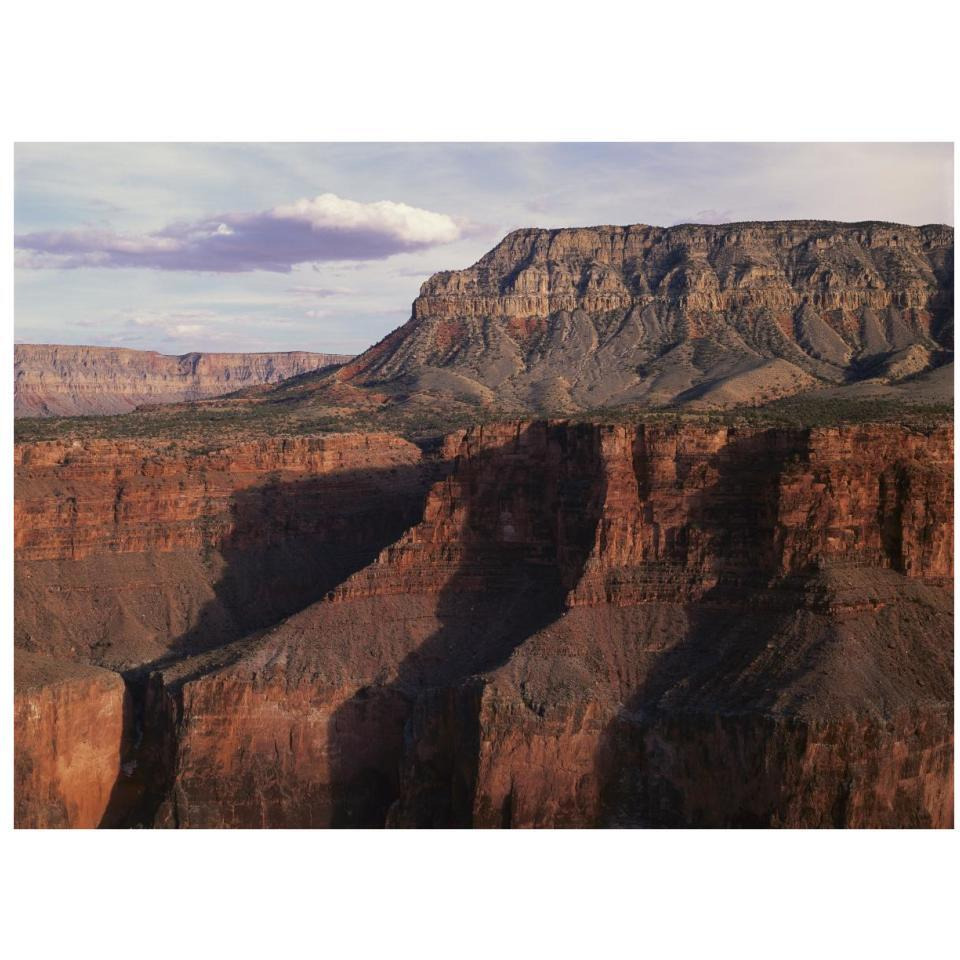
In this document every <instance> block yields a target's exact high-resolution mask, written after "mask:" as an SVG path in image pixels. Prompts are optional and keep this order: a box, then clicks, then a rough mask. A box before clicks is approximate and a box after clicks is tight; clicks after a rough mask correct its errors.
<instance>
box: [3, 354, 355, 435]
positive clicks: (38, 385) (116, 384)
mask: <svg viewBox="0 0 960 960" xmlns="http://www.w3.org/2000/svg"><path fill="white" fill-rule="evenodd" d="M349 359H350V357H349V356H344V355H341V354H332V353H308V352H306V351H302V350H297V351H291V352H285V353H186V354H183V355H182V356H167V355H165V354H161V353H155V352H153V351H148V350H128V349H124V348H119V347H87V346H69V345H62V344H32V343H21V344H16V345H15V346H14V356H13V364H14V367H13V369H14V415H15V416H17V417H37V416H75V415H86V414H111V413H125V412H127V411H129V410H133V409H134V408H135V407H137V406H140V405H142V404H150V403H175V402H181V401H188V400H202V399H206V398H209V397H217V396H221V395H223V394H225V393H231V392H233V391H234V390H240V389H241V388H244V387H253V386H258V385H261V384H274V383H279V382H280V381H281V380H286V379H288V378H290V377H295V376H299V375H300V374H303V373H310V372H312V371H314V370H318V369H321V368H323V367H328V366H331V365H334V364H340V363H344V362H345V361H347V360H349Z"/></svg>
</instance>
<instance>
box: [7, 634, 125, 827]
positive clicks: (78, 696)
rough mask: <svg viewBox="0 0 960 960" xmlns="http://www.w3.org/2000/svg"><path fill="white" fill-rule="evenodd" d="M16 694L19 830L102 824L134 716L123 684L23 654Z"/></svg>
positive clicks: (92, 670)
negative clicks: (130, 721) (125, 739)
mask: <svg viewBox="0 0 960 960" xmlns="http://www.w3.org/2000/svg"><path fill="white" fill-rule="evenodd" d="M14 689H15V699H14V730H15V742H14V797H15V808H14V823H15V825H16V826H17V827H97V826H100V824H101V822H102V820H103V816H104V814H105V813H106V811H107V808H108V805H109V802H110V797H111V795H112V793H113V788H114V785H115V784H116V782H117V779H118V777H119V776H120V774H121V770H120V763H121V752H122V748H123V744H124V737H125V731H126V730H127V727H128V724H129V719H130V718H129V715H128V713H129V702H128V697H127V692H126V687H125V685H124V682H123V679H122V678H121V677H120V676H119V675H118V674H116V673H113V672H112V671H109V670H101V669H98V668H97V667H91V666H84V665H81V664H77V663H66V662H63V661H54V660H51V659H48V658H45V657H38V656H34V655H31V654H29V653H26V652H25V651H21V650H18V651H17V655H16V671H15V684H14Z"/></svg>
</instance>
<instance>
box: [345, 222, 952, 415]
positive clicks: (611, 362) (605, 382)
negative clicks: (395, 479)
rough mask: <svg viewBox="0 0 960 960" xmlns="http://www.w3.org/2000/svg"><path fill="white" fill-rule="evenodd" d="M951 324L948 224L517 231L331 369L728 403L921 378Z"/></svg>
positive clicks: (431, 287)
mask: <svg viewBox="0 0 960 960" xmlns="http://www.w3.org/2000/svg"><path fill="white" fill-rule="evenodd" d="M952 331H953V229H952V228H951V227H947V226H937V225H935V226H925V227H910V226H903V225H899V224H890V223H834V222H827V221H806V220H804V221H785V222H767V223H734V224H723V225H719V226H702V225H682V226H676V227H669V228H661V227H650V226H644V225H637V226H628V227H611V226H604V227H592V228H584V229H563V230H535V229H524V230H518V231H515V232H514V233H511V234H510V235H509V236H507V237H506V238H505V239H504V240H503V241H502V242H501V243H500V244H498V245H497V246H496V247H495V248H494V249H493V250H491V251H490V252H489V253H488V254H486V255H485V256H484V257H483V258H481V260H479V261H478V262H477V263H476V264H475V265H474V266H473V267H470V268H469V269H467V270H457V271H450V272H444V273H438V274H436V275H435V276H433V277H432V278H431V279H430V280H428V281H427V282H426V283H425V284H424V285H423V287H422V288H421V291H420V296H419V297H418V298H417V300H416V301H415V303H414V305H413V314H412V317H411V319H410V321H409V322H408V323H407V324H406V325H405V326H403V327H401V328H399V329H398V330H395V331H394V332H393V333H391V334H390V335H389V336H388V337H386V338H385V339H384V340H383V341H382V342H380V343H379V344H377V345H376V346H374V347H372V348H370V349H369V350H367V351H366V352H365V353H363V354H361V355H360V356H359V357H358V358H356V359H355V360H354V361H352V362H351V363H349V364H347V365H346V366H344V367H343V368H342V369H341V370H340V371H338V372H337V374H336V380H337V381H338V382H339V383H341V384H349V385H352V386H354V387H361V388H369V389H374V390H376V391H379V392H382V393H385V394H387V395H394V396H396V397H399V398H401V399H403V400H404V401H406V400H407V399H408V398H409V397H410V396H411V395H416V394H417V393H423V394H426V395H434V396H435V395H437V394H440V395H448V396H451V397H456V398H459V399H461V400H465V401H469V402H472V403H477V404H481V405H491V406H498V407H502V408H505V409H507V410H517V411H521V410H527V411H529V410H535V411H546V412H559V411H574V410H583V409H598V408H600V407H603V406H609V405H612V404H627V403H629V404H637V405H642V406H652V407H656V406H662V405H665V404H671V403H672V404H682V405H694V406H697V405H699V406H707V407H710V406H717V407H722V406H729V405H733V404H738V403H745V402H747V403H759V402H762V401H764V400H769V399H772V398H775V397H779V396H784V395H788V394H792V393H796V392H798V391H801V390H805V389H810V388H815V387H818V386H829V385H836V384H849V383H856V382H860V381H865V380H866V381H876V380H879V381H881V382H891V381H896V380H899V379H902V378H903V377H907V376H912V375H915V374H917V373H919V372H922V371H925V370H929V369H931V368H933V367H936V366H937V365H939V364H941V363H943V362H945V361H947V360H948V359H949V358H950V357H952V347H953V344H952Z"/></svg>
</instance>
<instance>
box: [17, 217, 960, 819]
mask: <svg viewBox="0 0 960 960" xmlns="http://www.w3.org/2000/svg"><path fill="white" fill-rule="evenodd" d="M952 325H953V230H952V228H949V227H944V226H937V225H931V226H924V227H908V226H903V225H898V224H884V223H872V222H871V223H858V224H840V223H833V222H827V221H786V222H771V223H743V224H724V225H717V226H713V225H692V224H688V225H679V226H676V227H669V228H660V227H649V226H644V225H633V226H626V227H592V228H583V229H563V230H539V229H524V230H518V231H515V232H514V233H511V234H509V235H508V236H507V237H506V238H505V239H504V240H503V241H502V242H501V243H500V244H498V245H497V246H496V247H495V248H494V249H493V250H491V251H490V252H489V253H488V254H486V255H485V256H484V257H482V258H481V259H480V260H479V261H478V262H477V263H476V264H475V265H474V266H473V267H470V268H468V269H466V270H459V271H447V272H443V273H439V274H436V275H434V276H433V277H432V278H431V279H430V280H428V281H427V282H426V283H425V284H424V285H423V287H422V289H421V292H420V296H419V297H418V298H417V300H416V301H415V302H414V304H413V309H412V312H411V317H410V319H409V321H408V322H407V323H406V324H404V325H403V326H402V327H400V328H398V329H397V330H395V331H393V332H392V333H391V334H389V335H388V336H387V337H386V338H385V339H384V340H382V341H381V342H380V343H378V344H376V345H374V346H373V347H371V348H370V349H369V350H367V351H365V352H364V353H363V354H361V355H360V356H359V357H356V358H353V359H350V358H344V357H331V356H327V355H310V354H302V355H301V354H293V355H277V356H276V357H274V359H272V360H270V361H269V362H267V361H263V362H262V363H261V362H260V361H259V360H257V361H253V360H251V359H250V358H251V357H252V356H253V355H241V354H237V355H221V356H222V357H224V358H226V359H222V360H215V359H214V358H215V357H216V356H217V355H208V356H207V359H206V360H205V361H204V360H201V359H198V358H199V357H200V355H189V356H188V357H187V358H164V357H160V355H158V354H153V355H147V356H152V357H154V358H158V359H156V360H155V361H154V360H151V361H149V363H148V364H147V367H144V366H143V364H144V363H145V361H144V360H143V356H144V355H138V356H134V357H130V358H127V357H126V356H125V355H126V354H127V353H132V352H130V351H108V353H109V354H110V356H111V357H113V359H104V358H102V357H95V358H92V359H90V360H89V362H88V360H84V359H83V358H82V357H81V358H80V359H76V358H75V359H73V360H71V359H70V357H67V355H66V354H64V355H61V354H59V353H58V352H57V351H61V350H80V351H82V350H84V349H87V348H62V347H55V348H54V347H50V348H33V349H37V350H47V351H52V354H51V355H50V356H43V355H41V357H40V360H39V361H38V362H41V363H42V365H46V367H45V369H46V368H47V367H49V368H53V369H57V370H60V371H61V372H60V373H57V374H56V376H57V377H61V374H62V378H61V379H62V387H63V393H62V396H63V398H64V399H63V401H62V402H63V404H64V405H65V406H63V407H60V408H59V409H60V410H61V411H65V412H82V411H81V408H83V410H84V411H86V412H89V407H88V406H85V405H86V404H87V402H88V400H90V401H91V402H101V401H102V403H104V404H106V405H107V406H110V405H114V407H115V409H114V410H113V412H116V413H117V415H116V416H110V417H105V418H102V419H100V418H84V417H75V418H67V419H51V418H47V419H41V418H39V417H38V418H36V419H31V420H18V421H17V426H18V432H17V436H18V438H19V442H18V443H16V445H15V449H14V500H15V502H14V549H15V584H14V595H15V618H14V619H15V623H14V639H15V659H16V677H15V794H16V798H15V799H16V802H15V818H16V824H17V825H18V826H20V827H33V828H44V827H93V826H100V827H111V828H122V827H178V828H210V827H218V828H219V827H237V828H242V827H257V828H272V827H396V828H422V827H479V828H508V827H509V828H580V827H612V828H621V827H639V828H661V827H703V828H723V827H815V828H822V827H853V828H867V827H869V828H873V827H891V828H904V827H917V828H944V827H950V826H952V825H953V425H952V396H953V394H952V348H953V344H952ZM17 349H18V350H20V349H25V348H22V347H18V348H17ZM71 356H73V355H71ZM76 356H77V357H80V355H79V354H78V355H76ZM277 357H288V358H289V365H287V366H283V365H282V364H281V365H279V366H278V365H277V364H278V363H279V361H278V360H277ZM64 358H66V359H64ZM181 361H183V362H184V364H185V370H186V373H184V374H183V375H182V376H181V374H179V373H177V371H178V370H180V369H181ZM150 363H155V364H156V367H150V366H149V364H150ZM311 363H314V364H315V367H311V366H310V364H311ZM331 363H335V365H331ZM85 364H86V365H87V366H85ZM205 364H206V365H205ZM78 370H79V371H81V372H79V373H78ZM84 370H86V371H87V372H82V371H84ZM165 371H168V372H165ZM198 371H200V372H199V373H198ZM178 377H179V378H180V379H178ZM198 377H199V378H200V380H202V381H203V383H202V389H204V390H206V389H209V390H211V391H212V392H211V393H203V394H201V393H197V392H194V393H190V391H197V390H200V389H201V387H200V386H198V383H199V381H198ZM23 379H24V383H23V385H22V387H18V391H20V392H18V403H20V404H23V405H25V406H21V407H18V409H31V410H33V411H34V412H35V413H36V412H40V413H45V414H48V413H52V412H55V409H56V403H58V402H60V401H56V400H55V395H56V391H51V392H49V393H48V394H43V391H45V390H47V388H48V386H49V377H48V375H47V374H44V375H43V376H41V377H38V378H35V382H34V381H31V379H30V377H29V376H27V375H26V374H25V375H24V378H23ZM54 379H55V378H54ZM278 381H279V382H278ZM31 382H34V386H35V387H36V390H35V391H34V394H33V395H32V396H33V399H30V398H31V393H30V390H31V389H33V388H32V387H31V386H30V384H31ZM175 383H176V384H177V386H176V389H175V390H174V384H175ZM38 384H39V386H38ZM137 384H140V386H136V385H137ZM41 387H42V390H41ZM141 389H142V391H143V392H142V393H137V392H136V391H137V390H141ZM176 390H180V391H185V392H182V393H179V394H178V393H176ZM228 390H229V391H231V392H230V394H229V395H228V396H221V395H217V394H225V393H226V392H227V391H228ZM41 394H43V397H44V399H39V398H40V397H41ZM97 398H101V400H99V401H98V400H97ZM121 402H122V403H123V404H129V405H130V406H132V405H133V404H134V403H138V404H147V406H141V408H140V409H138V410H136V411H133V412H127V413H123V412H119V411H121V410H122V409H128V407H126V408H125V407H121V406H120V404H121ZM71 405H73V406H71Z"/></svg>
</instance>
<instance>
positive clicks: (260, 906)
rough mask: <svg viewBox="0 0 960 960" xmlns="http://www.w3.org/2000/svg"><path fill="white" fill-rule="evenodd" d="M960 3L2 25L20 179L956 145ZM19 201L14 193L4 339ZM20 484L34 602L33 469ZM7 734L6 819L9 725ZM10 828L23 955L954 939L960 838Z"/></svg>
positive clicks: (199, 7) (850, 944) (177, 0)
mask: <svg viewBox="0 0 960 960" xmlns="http://www.w3.org/2000/svg"><path fill="white" fill-rule="evenodd" d="M950 10H951V8H950V7H949V6H948V5H947V4H946V3H934V2H926V0H915V2H913V3H911V4H910V5H908V6H904V5H902V4H892V3H885V2H880V0H878V2H874V3H853V2H843V0H829V2H823V0H808V2H806V3H804V4H775V3H771V2H769V0H767V2H766V3H759V2H754V3H744V2H730V0H728V2H726V3H715V2H714V3H706V2H687V3H685V4H669V5H668V4H666V3H663V4H661V5H659V6H658V7H656V8H654V7H652V6H651V5H649V4H634V5H628V4H625V3H619V4H618V3H613V2H608V0H593V2H591V3H589V4H585V3H578V4H573V3H567V2H562V0H557V2H553V3H534V2H522V0H512V2H503V0H486V2H485V3H483V4H460V5H455V4H452V3H450V2H447V3H438V2H416V0H413V2H407V3H403V4H400V3H392V4H386V3H382V4H371V3H363V4H361V3H354V4H352V5H350V6H349V7H348V6H347V5H346V4H341V5H337V6H334V5H320V4H317V5H315V7H314V6H308V5H305V4H295V3H291V2H287V0H273V2H272V3H270V4H250V3H243V2H240V0H234V2H230V3H224V2H214V0H208V2H206V3H200V2H198V0H190V2H184V0H168V2H167V3H165V4H161V5H143V4H131V3H129V0H127V2H123V3H121V2H98V0H88V2H86V3H75V2H74V3H67V2H39V0H38V2H35V3H33V4H31V5H27V4H23V3H21V4H16V5H15V6H14V7H13V9H12V10H8V11H7V14H6V17H5V19H6V21H7V23H6V25H5V27H4V37H3V41H2V42H3V44H4V47H5V49H4V50H3V51H2V53H0V70H2V81H0V89H2V90H3V94H2V96H3V97H4V101H5V102H4V104H3V110H2V112H0V113H2V115H3V116H4V117H5V121H4V124H5V127H6V129H7V137H6V142H5V151H6V152H5V153H4V155H3V164H2V168H3V175H4V185H5V187H9V186H10V185H11V178H12V141H14V140H19V141H27V140H100V139H103V140H144V141H150V140H179V139H184V140H188V139H196V140H344V139H361V140H418V139H442V140H464V139H467V140H474V139H476V140H497V139H513V140H531V139H532V140H545V139H546V140H556V139H560V140H563V139H615V140H753V139H759V140H820V139H826V140H829V139H843V140H874V139H877V140H930V139H933V140H949V141H955V140H956V138H957V122H956V117H957V110H956V97H955V94H956V87H955V79H956V77H955V71H956V66H955V65H956V62H957V59H958V58H957V50H956V36H957V33H956V30H955V25H953V24H951V23H950V19H951V17H950ZM11 196H12V190H9V191H8V190H7V189H4V191H3V197H4V211H3V212H4V217H5V221H6V223H5V232H4V249H5V251H6V261H5V268H4V271H3V277H4V279H3V295H4V301H3V302H4V304H5V305H6V306H7V308H8V312H6V313H5V315H4V323H5V325H6V326H5V329H6V330H7V331H8V334H7V343H8V345H9V344H10V342H11V339H12V337H11V333H12V297H13V285H12V269H11V265H12V210H11V202H10V200H9V199H8V198H10V197H11ZM10 366H11V365H10V363H9V360H8V363H7V365H6V367H4V369H3V376H4V378H5V379H4V383H3V387H2V389H0V395H2V403H3V408H2V424H3V431H4V433H3V439H4V444H5V451H6V455H7V457H8V459H7V463H8V464H9V463H10V459H9V456H10V423H11V413H12V403H11V393H12V391H11V384H10V382H9V379H8V378H9V376H10ZM0 476H2V478H3V480H2V482H3V485H4V495H5V502H6V503H7V505H8V508H7V514H6V517H7V522H6V523H5V524H4V545H3V552H2V563H3V585H4V601H5V602H9V600H10V597H11V593H12V587H11V584H12V570H11V562H10V557H11V555H12V550H11V530H10V513H9V504H10V503H11V499H12V494H11V490H10V480H11V472H10V469H9V466H8V468H7V469H6V470H4V471H3V472H2V474H0ZM11 617H12V610H7V609H4V623H5V624H7V625H9V624H10V623H11ZM7 662H8V663H9V657H8V658H7ZM4 679H5V682H4V685H3V693H2V696H3V709H4V716H5V717H7V718H9V717H10V716H11V713H12V706H11V700H10V689H9V688H10V684H9V683H8V682H6V676H5V678H4ZM2 746H3V757H2V761H0V762H2V764H3V776H4V784H5V788H4V790H3V795H2V806H0V818H2V822H3V823H4V824H6V823H9V822H10V819H11V817H10V812H11V803H10V794H9V789H8V788H7V786H6V785H7V783H8V778H9V771H10V769H11V766H12V753H11V746H10V738H9V729H8V725H7V724H4V725H3V740H2ZM0 841H2V842H3V847H4V849H3V851H2V853H0V858H2V859H0V863H2V868H3V877H4V884H5V890H4V891H2V892H0V903H2V904H3V906H4V907H5V908H6V911H7V913H8V916H9V917H10V919H9V921H8V922H7V924H5V932H4V941H5V942H6V943H9V945H10V947H11V948H12V950H13V951H15V952H9V953H8V955H10V956H21V955H30V956H33V955H37V956H60V955H62V956H69V957H75V956H87V955H90V956H97V957H114V956H117V957H120V956H128V955H131V954H134V955H137V956H144V957H154V956H156V957H160V956H163V957H165V958H170V957H178V956H186V957H192V956H203V955H204V954H206V953H210V954H212V955H214V956H251V957H252V956H258V957H262V956H269V955H278V956H287V955H290V954H294V955H300V954H301V953H311V954H314V953H316V954H320V953H323V954H326V953H332V955H334V956H341V955H351V956H352V955H359V956H361V957H366V956H371V957H374V956H378V955H384V956H386V955H389V956H401V957H402V956H407V955H410V956H417V957H423V956H457V957H459V956H464V957H481V956H482V957H484V958H487V957H490V956H491V955H494V956H507V957H513V956H532V955H543V956H548V957H557V956H559V957H566V956H570V957H573V956H577V957H583V956H599V957H615V956H617V955H621V954H625V953H627V952H629V953H630V954H633V953H644V952H647V951H659V952H663V953H666V954H667V955H670V956H679V957H726V956H730V957H737V958H738V960H743V958H749V957H761V956H762V957H767V956H771V955H772V956H776V957H785V958H791V957H804V958H806V957H813V956H817V957H852V956H857V957H860V956H862V957H869V958H871V960H874V958H880V957H894V956H897V957H903V956H920V957H924V956H934V955H937V956H939V955H943V954H945V953H946V952H947V950H948V949H949V946H950V944H954V945H955V944H956V934H955V921H954V919H953V913H954V909H955V908H954V905H953V903H952V901H948V897H949V896H950V895H951V894H952V893H955V890H956V882H955V877H956V873H955V871H956V864H957V862H958V858H957V853H958V848H957V841H956V834H955V833H953V832H931V833H896V832H885V833H879V832H877V833H873V832H862V833H857V834H853V833H851V834H840V833H814V832H810V833H799V832H780V833H775V832H752V831H742V832H737V833H734V832H722V831H717V832H711V833H688V832H647V833H630V834H625V833H599V832H596V833H594V832H543V833H520V832H516V833H512V834H493V833H479V832H478V833H443V832H437V833H407V834H403V833H396V834H391V835H386V834H369V833H359V832H355V833H335V832H314V833H307V832H293V833H283V832H277V833H270V834H254V833H228V832H221V833H216V832H209V833H193V834H186V833H185V834H177V835H173V834H165V833H160V832H142V833H111V834H92V833H73V834H65V833H54V832H47V833H19V834H13V833H11V832H7V833H5V834H0Z"/></svg>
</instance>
